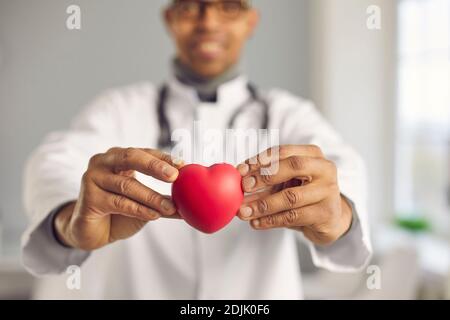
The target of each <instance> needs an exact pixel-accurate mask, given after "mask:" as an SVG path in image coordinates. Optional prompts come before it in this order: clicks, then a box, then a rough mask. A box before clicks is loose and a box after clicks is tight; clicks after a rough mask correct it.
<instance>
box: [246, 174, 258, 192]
mask: <svg viewBox="0 0 450 320" xmlns="http://www.w3.org/2000/svg"><path fill="white" fill-rule="evenodd" d="M255 185H256V179H255V177H248V178H245V179H244V189H246V190H250V189H251V188H253V187H254V186H255Z"/></svg>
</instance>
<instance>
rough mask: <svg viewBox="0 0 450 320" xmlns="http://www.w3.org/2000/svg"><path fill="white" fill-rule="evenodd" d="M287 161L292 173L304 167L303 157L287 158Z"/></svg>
mask: <svg viewBox="0 0 450 320" xmlns="http://www.w3.org/2000/svg"><path fill="white" fill-rule="evenodd" d="M288 159H289V165H290V167H291V169H292V170H294V171H300V170H302V169H303V168H304V167H305V165H306V160H305V158H303V157H300V156H293V157H289V158H288Z"/></svg>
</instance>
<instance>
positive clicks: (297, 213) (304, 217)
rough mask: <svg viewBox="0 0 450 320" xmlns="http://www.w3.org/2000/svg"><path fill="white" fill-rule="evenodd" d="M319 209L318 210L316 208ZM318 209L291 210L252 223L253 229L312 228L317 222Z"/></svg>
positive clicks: (311, 207)
mask: <svg viewBox="0 0 450 320" xmlns="http://www.w3.org/2000/svg"><path fill="white" fill-rule="evenodd" d="M316 209H317V208H316ZM316 209H314V208H313V206H310V207H303V208H296V209H291V210H288V211H284V212H281V213H277V214H274V215H270V216H265V217H262V218H259V219H254V220H252V221H251V222H250V224H251V225H252V227H253V228H255V229H259V230H265V229H273V228H284V227H286V228H290V227H293V226H295V228H296V229H298V228H302V227H305V226H310V225H312V224H314V223H315V222H316V221H317V215H316V213H317V212H315V211H316Z"/></svg>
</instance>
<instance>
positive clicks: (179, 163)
mask: <svg viewBox="0 0 450 320" xmlns="http://www.w3.org/2000/svg"><path fill="white" fill-rule="evenodd" d="M172 162H173V164H174V165H176V166H181V165H183V164H184V160H183V159H181V158H175V159H173V160H172Z"/></svg>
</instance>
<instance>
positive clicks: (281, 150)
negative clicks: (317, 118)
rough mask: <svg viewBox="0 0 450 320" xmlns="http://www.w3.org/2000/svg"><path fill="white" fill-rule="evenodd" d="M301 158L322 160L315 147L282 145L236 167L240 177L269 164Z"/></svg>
mask: <svg viewBox="0 0 450 320" xmlns="http://www.w3.org/2000/svg"><path fill="white" fill-rule="evenodd" d="M292 156H303V157H313V158H323V157H324V155H323V153H322V150H321V149H320V148H319V147H318V146H315V145H283V146H279V147H273V148H269V149H267V150H265V151H263V152H262V153H260V154H258V155H257V156H255V157H253V158H250V159H248V160H246V161H245V162H244V163H242V164H240V165H238V167H237V168H238V170H239V172H240V173H241V175H242V176H245V175H246V174H248V173H249V172H252V171H256V170H258V169H260V168H261V167H265V166H268V165H270V164H271V163H275V162H278V161H280V160H283V159H286V158H289V157H292Z"/></svg>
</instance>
